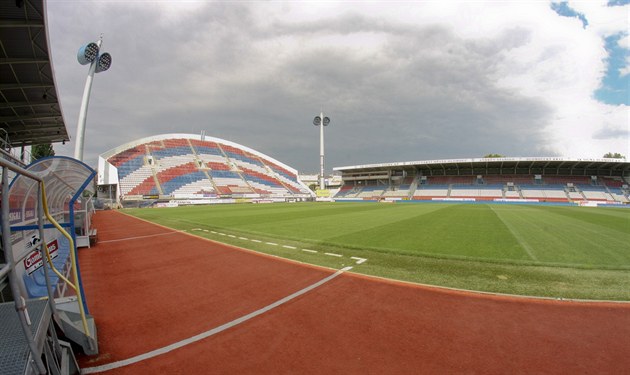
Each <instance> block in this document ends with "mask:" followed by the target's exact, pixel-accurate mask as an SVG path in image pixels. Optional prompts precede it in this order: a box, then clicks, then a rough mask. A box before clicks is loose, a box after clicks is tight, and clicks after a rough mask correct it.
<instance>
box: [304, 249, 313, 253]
mask: <svg viewBox="0 0 630 375" xmlns="http://www.w3.org/2000/svg"><path fill="white" fill-rule="evenodd" d="M302 251H306V252H307V253H316V252H317V251H315V250H311V249H302Z"/></svg>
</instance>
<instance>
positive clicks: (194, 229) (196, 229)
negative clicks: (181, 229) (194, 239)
mask: <svg viewBox="0 0 630 375" xmlns="http://www.w3.org/2000/svg"><path fill="white" fill-rule="evenodd" d="M198 230H203V229H201V228H193V229H191V231H193V232H195V231H198Z"/></svg>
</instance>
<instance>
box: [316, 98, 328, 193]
mask: <svg viewBox="0 0 630 375" xmlns="http://www.w3.org/2000/svg"><path fill="white" fill-rule="evenodd" d="M328 124H330V118H328V117H324V112H323V111H322V112H320V114H319V116H315V118H314V119H313V125H315V126H319V188H320V190H324V189H326V181H325V177H324V126H328Z"/></svg>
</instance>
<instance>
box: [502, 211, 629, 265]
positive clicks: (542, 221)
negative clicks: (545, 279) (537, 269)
mask: <svg viewBox="0 0 630 375" xmlns="http://www.w3.org/2000/svg"><path fill="white" fill-rule="evenodd" d="M552 208H555V207H552ZM573 209H574V210H589V208H579V207H575V208H573ZM495 210H498V211H501V210H503V212H504V214H503V215H504V217H506V218H507V220H509V221H511V222H512V223H513V225H514V227H516V228H518V230H519V231H520V233H521V235H522V237H524V238H526V239H527V242H528V244H529V245H530V246H531V248H532V249H534V251H535V254H536V257H537V258H538V259H539V260H540V261H541V262H542V263H545V264H556V265H566V266H587V267H597V266H606V267H617V266H620V267H628V266H629V265H630V251H628V245H627V244H628V243H630V242H628V241H630V233H621V232H618V231H617V230H611V229H609V228H606V227H605V226H601V225H596V224H591V223H590V222H588V221H583V220H577V219H574V218H573V217H568V216H564V215H557V214H556V213H555V212H556V211H555V210H549V211H541V210H539V209H537V208H536V206H519V207H518V209H510V208H502V207H497V208H495Z"/></svg>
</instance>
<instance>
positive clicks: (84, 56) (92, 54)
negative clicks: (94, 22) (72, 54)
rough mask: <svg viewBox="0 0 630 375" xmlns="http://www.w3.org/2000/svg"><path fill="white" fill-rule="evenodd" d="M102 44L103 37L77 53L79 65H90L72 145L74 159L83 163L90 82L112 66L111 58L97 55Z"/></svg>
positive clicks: (107, 55) (106, 55)
mask: <svg viewBox="0 0 630 375" xmlns="http://www.w3.org/2000/svg"><path fill="white" fill-rule="evenodd" d="M101 44H103V35H101V37H100V39H99V40H98V41H97V42H96V43H94V42H90V43H88V44H86V45H84V46H82V47H81V48H79V52H78V53H77V60H78V61H79V64H81V65H87V64H90V69H89V70H88V76H87V79H86V81H85V89H84V90H83V100H82V101H81V110H80V111H79V122H78V124H77V142H76V144H75V145H74V158H75V159H77V160H81V161H83V138H84V135H85V119H86V117H87V107H88V103H89V102H90V92H91V91H92V80H93V79H94V73H100V72H104V71H106V70H107V69H109V67H110V66H111V65H112V56H111V55H110V54H109V53H107V52H105V53H102V54H99V50H100V49H101Z"/></svg>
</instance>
